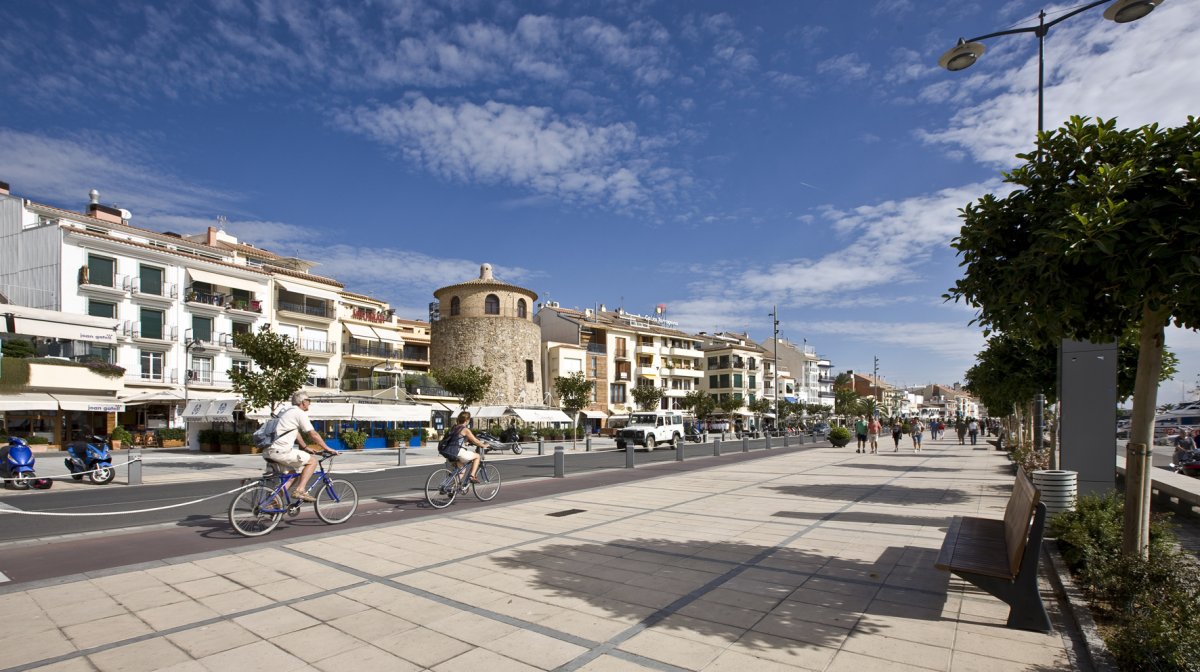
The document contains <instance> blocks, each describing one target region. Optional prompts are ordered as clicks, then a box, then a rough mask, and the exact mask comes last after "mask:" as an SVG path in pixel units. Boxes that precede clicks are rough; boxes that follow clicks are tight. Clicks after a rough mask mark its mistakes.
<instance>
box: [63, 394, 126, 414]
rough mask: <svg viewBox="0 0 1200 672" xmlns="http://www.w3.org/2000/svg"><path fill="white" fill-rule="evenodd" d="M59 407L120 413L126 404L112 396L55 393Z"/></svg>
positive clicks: (66, 409) (69, 409)
mask: <svg viewBox="0 0 1200 672" xmlns="http://www.w3.org/2000/svg"><path fill="white" fill-rule="evenodd" d="M51 396H52V397H54V398H55V399H57V400H58V407H59V408H61V409H62V410H64V411H95V412H98V413H120V412H121V411H124V410H125V404H123V403H121V402H120V400H118V399H114V398H112V397H108V398H105V397H86V396H83V395H79V394H54V395H51Z"/></svg>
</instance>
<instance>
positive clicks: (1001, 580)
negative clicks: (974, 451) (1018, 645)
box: [934, 469, 1051, 632]
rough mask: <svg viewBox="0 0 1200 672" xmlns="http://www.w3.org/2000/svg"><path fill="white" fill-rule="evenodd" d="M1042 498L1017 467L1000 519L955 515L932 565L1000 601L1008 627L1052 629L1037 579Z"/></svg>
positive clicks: (1043, 512)
mask: <svg viewBox="0 0 1200 672" xmlns="http://www.w3.org/2000/svg"><path fill="white" fill-rule="evenodd" d="M1040 499H1041V494H1040V493H1039V492H1038V490H1037V488H1035V487H1034V485H1033V483H1031V482H1030V481H1029V477H1028V476H1026V475H1025V472H1024V471H1023V470H1021V469H1018V470H1017V482H1016V483H1015V484H1013V491H1012V495H1011V496H1010V497H1009V498H1008V505H1007V506H1006V507H1004V519H1003V520H994V519H991V518H975V517H966V516H955V517H954V518H953V519H952V520H951V521H950V529H949V530H948V531H947V532H946V539H945V541H943V542H942V550H941V552H940V553H938V558H937V562H935V563H934V566H935V567H937V568H938V569H945V570H949V571H950V572H951V573H952V574H955V575H957V576H960V577H962V578H963V579H964V580H966V581H968V582H970V583H971V584H972V585H974V586H976V587H977V588H979V589H980V590H984V591H986V592H988V593H989V594H991V595H993V596H995V597H997V598H999V599H1001V600H1002V601H1004V603H1005V604H1007V605H1008V606H1009V612H1008V627H1010V628H1015V629H1019V630H1034V631H1037V632H1050V630H1051V627H1050V617H1049V616H1047V615H1046V607H1045V606H1044V605H1043V604H1042V597H1041V594H1040V593H1038V582H1037V580H1038V561H1039V559H1040V558H1041V552H1042V534H1043V533H1044V532H1045V526H1046V505H1045V504H1043V503H1041V502H1040V501H1039V500H1040ZM1031 521H1032V522H1031Z"/></svg>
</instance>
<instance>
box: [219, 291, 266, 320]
mask: <svg viewBox="0 0 1200 672" xmlns="http://www.w3.org/2000/svg"><path fill="white" fill-rule="evenodd" d="M225 310H228V311H229V312H231V313H235V314H239V315H251V316H258V315H262V301H259V300H258V299H239V298H237V297H232V296H231V297H228V298H227V299H226V300H225Z"/></svg>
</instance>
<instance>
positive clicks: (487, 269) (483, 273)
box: [479, 264, 492, 280]
mask: <svg viewBox="0 0 1200 672" xmlns="http://www.w3.org/2000/svg"><path fill="white" fill-rule="evenodd" d="M479 279H480V280H491V279H492V265H491V264H484V265H482V266H480V267H479Z"/></svg>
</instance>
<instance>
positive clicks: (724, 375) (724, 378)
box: [717, 373, 729, 387]
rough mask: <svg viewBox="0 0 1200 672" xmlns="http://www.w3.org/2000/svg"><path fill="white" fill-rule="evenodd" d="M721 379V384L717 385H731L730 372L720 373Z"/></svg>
mask: <svg viewBox="0 0 1200 672" xmlns="http://www.w3.org/2000/svg"><path fill="white" fill-rule="evenodd" d="M720 379H721V384H720V385H717V387H729V374H728V373H722V374H721V375H720Z"/></svg>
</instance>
